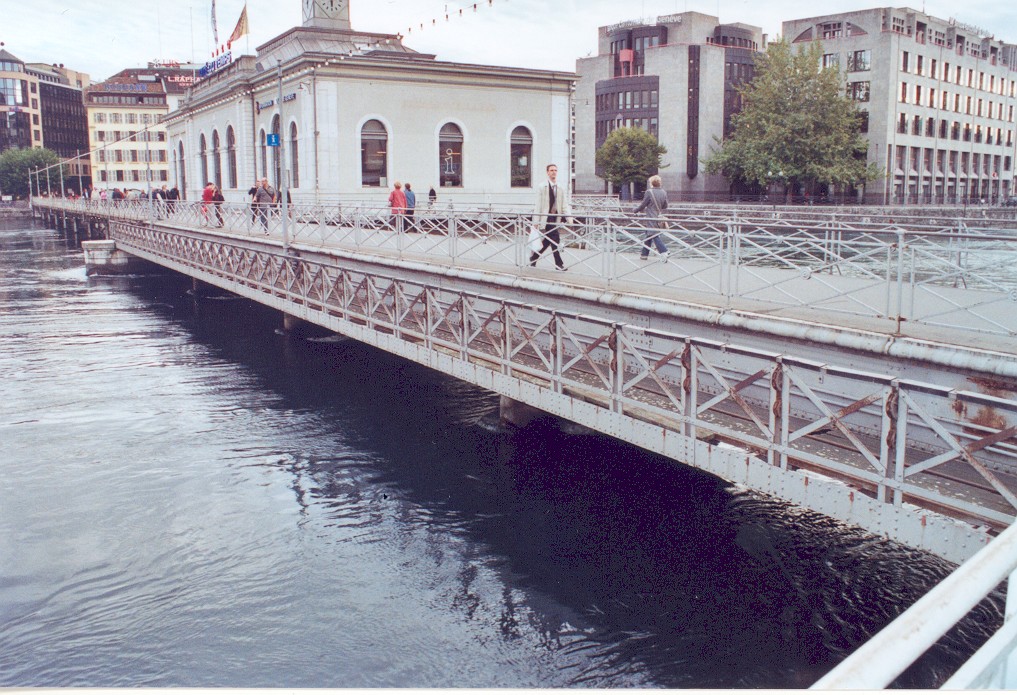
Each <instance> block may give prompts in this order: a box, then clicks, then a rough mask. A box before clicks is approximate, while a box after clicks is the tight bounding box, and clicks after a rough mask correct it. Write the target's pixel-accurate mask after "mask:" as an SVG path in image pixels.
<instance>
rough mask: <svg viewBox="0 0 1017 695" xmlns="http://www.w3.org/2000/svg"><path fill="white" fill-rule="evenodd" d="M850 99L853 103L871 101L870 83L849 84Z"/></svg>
mask: <svg viewBox="0 0 1017 695" xmlns="http://www.w3.org/2000/svg"><path fill="white" fill-rule="evenodd" d="M847 91H848V97H849V98H850V99H851V100H852V101H868V100H869V83H868V82H848V89H847Z"/></svg>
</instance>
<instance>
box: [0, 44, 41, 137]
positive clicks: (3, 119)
mask: <svg viewBox="0 0 1017 695" xmlns="http://www.w3.org/2000/svg"><path fill="white" fill-rule="evenodd" d="M42 142H43V140H42V109H41V107H40V103H39V78H38V77H37V76H35V75H33V74H31V73H30V72H28V71H27V70H26V67H25V63H24V61H22V60H20V59H19V58H17V57H16V56H14V55H12V54H11V53H10V52H8V51H6V50H4V49H0V152H3V151H5V150H9V149H19V148H26V147H42Z"/></svg>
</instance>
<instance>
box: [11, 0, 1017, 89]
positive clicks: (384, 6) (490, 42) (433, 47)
mask: <svg viewBox="0 0 1017 695" xmlns="http://www.w3.org/2000/svg"><path fill="white" fill-rule="evenodd" d="M490 1H491V4H488V0H477V5H478V9H477V11H476V12H474V11H473V9H472V7H473V0H470V1H469V2H463V1H454V2H453V1H450V2H445V1H444V0H351V5H352V6H351V19H352V23H353V27H354V28H355V29H358V30H362V31H376V32H383V33H392V34H403V35H404V42H405V43H406V45H407V46H409V47H410V48H413V49H414V50H417V51H421V52H423V53H435V54H437V57H438V59H439V60H450V61H457V62H465V63H483V64H488V65H505V66H511V67H527V68H546V69H553V70H568V71H571V70H574V69H575V61H576V58H581V57H584V56H587V55H590V54H594V53H595V52H596V50H597V27H599V26H604V25H607V24H614V23H616V22H621V21H627V20H638V19H641V18H653V17H656V16H657V15H661V14H671V13H674V12H684V11H686V10H691V11H697V12H703V13H705V14H709V15H713V16H716V17H719V18H720V21H722V22H725V23H734V22H743V23H746V24H754V25H756V26H759V27H762V29H763V31H764V32H765V33H767V34H769V35H770V36H771V37H774V36H777V35H779V34H780V27H781V22H782V21H783V20H786V19H798V18H802V17H805V16H819V15H823V14H832V13H835V12H844V11H850V10H860V9H867V8H871V7H878V6H880V5H877V4H876V3H873V2H863V1H861V0H821V1H820V2H817V3H815V4H811V3H803V2H801V1H800V0H553V1H552V2H546V1H545V0H490ZM215 3H216V18H217V20H218V21H217V25H218V31H219V40H220V43H224V42H225V40H226V38H227V37H229V35H230V34H231V33H232V31H233V28H234V26H235V25H236V23H237V20H238V19H239V17H240V12H241V10H242V9H243V7H244V0H215ZM211 5H212V0H69V1H67V2H62V3H55V2H50V1H47V0H0V16H2V18H3V19H2V20H0V42H3V43H4V44H5V45H4V48H5V49H6V50H7V51H9V52H10V53H13V54H14V55H15V56H17V57H18V58H20V59H21V60H23V61H25V62H30V63H63V64H65V65H66V66H67V67H68V68H72V69H75V70H80V71H82V72H86V73H88V74H89V75H90V76H91V78H92V80H93V81H99V80H102V79H105V78H106V77H109V76H110V75H112V74H114V73H116V72H119V71H120V70H123V69H125V68H135V67H145V66H146V65H147V64H148V62H149V61H154V60H157V59H161V60H176V61H180V62H188V61H195V62H199V63H200V62H204V61H206V60H208V59H209V58H210V57H211V53H212V51H213V50H214V45H215V44H214V43H213V40H212V26H211V25H212V23H211ZM896 6H911V7H914V8H915V9H918V10H922V9H924V10H925V11H926V12H927V13H928V14H930V15H933V16H935V17H940V18H943V19H948V18H951V17H954V18H956V19H957V20H958V21H960V22H963V23H965V24H969V25H974V26H976V27H981V28H983V29H985V30H988V31H994V32H997V35H998V38H1000V39H1002V40H1004V41H1008V42H1012V43H1017V3H1015V2H1013V0H978V1H977V2H968V3H962V4H961V5H960V6H958V5H957V3H956V2H951V1H950V0H927V1H924V2H923V1H922V0H917V1H913V2H911V3H909V4H908V5H905V4H897V5H896ZM60 8H62V9H60ZM300 8H301V0H247V13H248V18H249V20H250V27H251V33H250V35H249V36H247V37H244V38H242V39H240V41H239V42H238V45H235V46H234V53H235V54H236V53H237V51H238V49H239V52H240V53H251V54H253V53H254V52H255V48H256V47H257V46H259V45H261V44H263V43H265V42H266V41H268V40H270V39H272V38H273V37H275V36H278V35H279V34H281V33H283V32H284V31H286V30H287V29H289V28H290V27H293V26H298V25H299V24H300V23H301V9H300ZM446 8H447V11H448V13H449V14H450V16H451V19H450V20H448V21H446V20H445V14H446ZM463 8H465V9H464V10H463V15H462V17H460V16H459V10H460V9H463ZM432 20H438V21H437V24H436V25H435V24H432ZM421 23H423V24H424V25H425V29H424V30H423V31H421V30H420V24H421ZM410 27H413V30H412V31H408V29H409V28H410Z"/></svg>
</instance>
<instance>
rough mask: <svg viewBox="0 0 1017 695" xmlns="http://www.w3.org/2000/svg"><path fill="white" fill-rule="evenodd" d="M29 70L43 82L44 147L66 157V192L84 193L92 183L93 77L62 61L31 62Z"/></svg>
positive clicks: (41, 100)
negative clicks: (87, 98) (88, 105)
mask: <svg viewBox="0 0 1017 695" xmlns="http://www.w3.org/2000/svg"><path fill="white" fill-rule="evenodd" d="M25 71H26V73H27V74H29V75H32V76H34V77H36V78H37V79H38V81H39V107H40V112H41V122H42V143H43V147H45V148H46V149H48V150H52V151H53V152H55V153H56V154H57V155H58V156H59V157H60V158H61V159H63V160H66V166H65V169H64V177H65V179H64V183H65V192H71V191H73V192H74V193H81V192H82V191H83V190H85V188H86V187H88V186H91V184H92V173H91V166H90V163H89V156H88V150H89V141H88V116H87V114H86V112H85V104H84V100H83V94H84V89H85V88H87V87H88V86H89V77H88V75H87V74H85V73H80V72H76V71H74V70H69V69H67V68H66V67H64V65H62V64H61V65H48V64H46V63H29V64H27V65H26V66H25ZM67 189H69V190H67Z"/></svg>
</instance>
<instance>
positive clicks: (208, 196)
mask: <svg viewBox="0 0 1017 695" xmlns="http://www.w3.org/2000/svg"><path fill="white" fill-rule="evenodd" d="M214 197H215V184H214V183H212V182H211V181H209V182H208V183H206V184H205V188H204V190H202V191H201V216H202V218H203V221H202V224H208V209H209V208H210V207H212V200H213V198H214Z"/></svg>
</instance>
